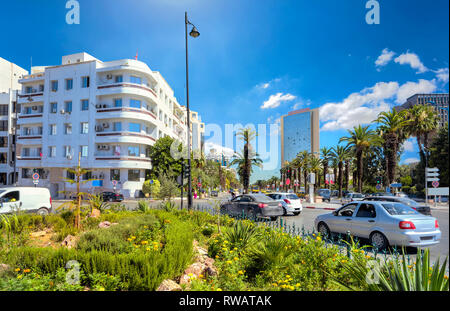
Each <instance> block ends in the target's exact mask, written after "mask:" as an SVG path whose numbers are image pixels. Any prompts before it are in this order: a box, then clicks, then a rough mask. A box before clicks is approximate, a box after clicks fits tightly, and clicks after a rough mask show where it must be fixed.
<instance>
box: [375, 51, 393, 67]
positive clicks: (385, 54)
mask: <svg viewBox="0 0 450 311" xmlns="http://www.w3.org/2000/svg"><path fill="white" fill-rule="evenodd" d="M394 55H395V52H393V51H389V49H387V48H386V49H384V50H383V51H381V55H380V56H378V58H377V60H376V61H375V66H376V67H383V66H386V65H387V64H388V63H389V62H390V61H391V60H392V58H393V57H394ZM377 70H378V71H379V70H380V68H377Z"/></svg>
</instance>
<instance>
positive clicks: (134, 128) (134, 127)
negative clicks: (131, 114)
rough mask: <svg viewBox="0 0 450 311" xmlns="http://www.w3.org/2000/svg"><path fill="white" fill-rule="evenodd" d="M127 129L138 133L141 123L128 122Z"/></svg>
mask: <svg viewBox="0 0 450 311" xmlns="http://www.w3.org/2000/svg"><path fill="white" fill-rule="evenodd" d="M128 130H129V131H130V132H135V133H140V132H141V125H140V124H139V123H129V124H128Z"/></svg>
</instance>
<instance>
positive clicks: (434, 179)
mask: <svg viewBox="0 0 450 311" xmlns="http://www.w3.org/2000/svg"><path fill="white" fill-rule="evenodd" d="M427 181H433V182H435V181H439V178H427Z"/></svg>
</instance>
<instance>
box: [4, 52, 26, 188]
mask: <svg viewBox="0 0 450 311" xmlns="http://www.w3.org/2000/svg"><path fill="white" fill-rule="evenodd" d="M27 74H28V71H26V70H25V69H23V68H21V67H19V66H17V65H16V64H13V63H11V62H9V61H7V60H5V59H3V58H1V57H0V186H3V185H12V184H13V183H14V182H15V181H17V169H16V174H15V175H16V176H15V177H14V167H15V164H16V163H15V162H16V155H15V150H16V146H15V131H16V128H15V127H16V109H17V105H16V93H17V91H18V90H19V89H20V87H21V86H20V84H19V79H20V78H22V77H23V76H25V75H27Z"/></svg>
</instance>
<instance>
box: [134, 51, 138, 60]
mask: <svg viewBox="0 0 450 311" xmlns="http://www.w3.org/2000/svg"><path fill="white" fill-rule="evenodd" d="M134 59H135V60H137V59H138V50H137V49H136V56H135V57H134Z"/></svg>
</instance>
